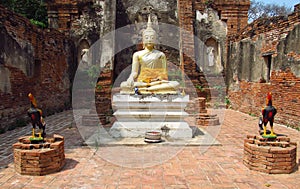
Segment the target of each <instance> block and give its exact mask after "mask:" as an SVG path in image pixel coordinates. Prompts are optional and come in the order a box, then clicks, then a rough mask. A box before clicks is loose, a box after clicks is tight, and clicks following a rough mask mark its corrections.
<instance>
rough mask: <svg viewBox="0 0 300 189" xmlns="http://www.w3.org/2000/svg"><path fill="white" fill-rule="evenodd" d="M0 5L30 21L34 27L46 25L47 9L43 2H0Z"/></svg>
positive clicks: (20, 0)
mask: <svg viewBox="0 0 300 189" xmlns="http://www.w3.org/2000/svg"><path fill="white" fill-rule="evenodd" d="M0 4H2V5H3V6H5V7H7V8H9V9H10V10H12V11H14V12H15V13H18V14H21V15H22V16H25V17H26V18H28V19H30V20H31V23H33V24H35V25H38V26H40V27H46V26H47V25H48V18H47V9H46V6H45V4H44V2H43V0H0Z"/></svg>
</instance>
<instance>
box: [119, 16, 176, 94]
mask: <svg viewBox="0 0 300 189" xmlns="http://www.w3.org/2000/svg"><path fill="white" fill-rule="evenodd" d="M156 39H157V35H156V32H155V30H154V29H153V28H152V23H151V19H150V16H149V17H148V24H147V28H146V29H145V30H144V31H143V47H144V49H143V50H141V51H137V52H135V53H134V54H133V57H132V70H131V74H130V76H129V77H128V79H127V81H124V82H122V83H121V94H134V93H138V94H177V93H178V87H179V83H178V82H177V81H168V66H167V60H166V55H165V54H164V53H163V52H161V51H159V50H156V49H155V48H154V45H155V44H156Z"/></svg>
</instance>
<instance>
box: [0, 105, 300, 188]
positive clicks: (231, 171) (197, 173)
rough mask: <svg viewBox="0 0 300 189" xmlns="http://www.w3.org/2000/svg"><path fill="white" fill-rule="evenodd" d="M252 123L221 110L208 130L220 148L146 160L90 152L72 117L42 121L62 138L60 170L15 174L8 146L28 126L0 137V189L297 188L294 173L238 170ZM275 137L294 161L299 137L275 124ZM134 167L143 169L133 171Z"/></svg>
mask: <svg viewBox="0 0 300 189" xmlns="http://www.w3.org/2000/svg"><path fill="white" fill-rule="evenodd" d="M76 119H80V118H79V117H77V116H75V120H76ZM257 120H258V119H257V118H256V117H252V116H249V115H247V114H242V113H239V112H236V111H232V110H226V111H225V116H224V121H223V123H222V126H221V128H220V127H219V128H220V130H219V131H218V130H215V131H214V128H212V129H208V130H209V132H214V133H216V132H218V135H217V140H218V141H219V142H220V143H221V145H218V146H210V147H207V146H182V147H181V148H178V147H174V146H168V147H167V148H164V149H161V150H163V151H160V150H157V149H159V147H157V146H153V145H149V147H148V148H147V149H152V151H151V152H150V154H146V153H144V152H147V149H143V148H144V147H141V146H132V147H130V148H129V147H126V146H111V147H107V146H96V147H93V148H89V147H88V146H85V145H84V144H85V143H84V141H83V139H82V137H81V135H80V134H79V133H80V132H79V131H78V129H77V127H76V126H75V121H74V118H73V114H72V111H66V112H62V113H58V114H55V115H53V116H50V117H47V118H46V122H47V124H48V128H47V134H51V133H57V134H60V135H63V136H64V137H65V155H66V165H65V166H64V168H63V169H62V170H61V171H60V172H57V173H54V174H50V175H46V176H23V175H20V174H18V173H16V172H15V170H14V167H13V159H12V158H13V154H12V147H11V146H12V144H13V143H15V142H16V141H17V138H18V137H20V136H24V135H29V134H30V132H31V128H30V126H27V127H23V128H17V129H15V130H13V131H8V132H6V133H5V134H1V135H0V137H1V138H0V166H1V168H0V188H30V189H34V188H107V189H109V188H203V189H204V188H211V189H215V188H251V189H253V188H276V189H277V188H280V189H281V188H295V189H296V188H299V186H300V171H298V170H296V171H295V172H293V173H292V174H281V175H268V174H264V173H259V172H255V171H250V170H248V168H247V167H245V166H244V165H243V140H244V138H245V137H246V135H247V134H257V122H258V121H257ZM215 128H217V127H215ZM275 131H276V132H277V133H281V134H286V135H288V136H289V137H290V138H291V139H292V141H295V142H297V143H298V154H297V157H298V159H299V157H300V156H299V151H300V150H299V141H300V132H298V131H296V130H292V129H290V128H287V127H285V126H282V125H277V124H275ZM133 151H135V155H132V152H133ZM141 151H142V152H143V153H141ZM118 152H119V153H118ZM133 154H134V153H133ZM135 162H139V164H138V165H142V166H140V167H138V168H136V167H135V166H134V165H135V164H134V163H135ZM143 162H144V164H143ZM151 162H152V164H151ZM153 162H154V163H153ZM297 162H299V160H298V161H297ZM133 167H134V168H133Z"/></svg>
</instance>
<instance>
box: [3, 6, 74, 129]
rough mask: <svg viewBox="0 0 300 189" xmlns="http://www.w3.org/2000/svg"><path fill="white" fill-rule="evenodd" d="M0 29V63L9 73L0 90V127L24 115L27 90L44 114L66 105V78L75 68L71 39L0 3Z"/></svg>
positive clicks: (68, 84) (67, 86)
mask: <svg viewBox="0 0 300 189" xmlns="http://www.w3.org/2000/svg"><path fill="white" fill-rule="evenodd" d="M0 33H1V35H0V36H1V38H2V39H1V46H0V53H1V65H0V67H1V69H5V70H6V71H7V72H8V73H9V74H8V75H9V79H8V80H7V85H8V86H10V90H7V91H4V90H0V99H1V103H0V128H1V129H7V128H8V127H9V125H10V124H12V123H13V122H14V121H15V120H16V119H20V118H27V117H26V116H27V114H26V111H27V109H28V108H29V106H30V102H29V99H28V97H27V95H28V93H29V92H31V93H33V95H34V96H35V97H36V99H37V103H38V106H39V107H40V108H41V109H42V110H43V112H44V114H45V115H47V114H52V113H54V112H58V111H62V110H64V109H66V108H69V107H70V89H69V88H70V82H71V78H72V75H73V74H74V70H76V65H75V64H74V56H73V53H72V50H73V48H74V45H73V42H71V41H70V40H69V39H68V38H67V37H66V36H64V35H63V34H61V33H60V32H58V31H56V30H53V29H44V30H43V29H40V28H37V27H36V26H34V25H32V24H30V22H29V20H27V19H26V18H24V17H22V16H20V15H16V14H14V13H12V12H11V11H8V10H7V9H5V8H4V7H1V6H0ZM2 40H3V41H2Z"/></svg>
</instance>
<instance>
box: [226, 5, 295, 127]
mask: <svg viewBox="0 0 300 189" xmlns="http://www.w3.org/2000/svg"><path fill="white" fill-rule="evenodd" d="M299 7H300V5H299V4H298V5H297V6H295V11H294V13H292V14H291V15H289V16H288V17H287V18H284V17H275V18H272V19H266V20H256V21H255V22H254V23H252V24H250V25H249V26H248V27H247V28H245V30H244V31H242V32H241V34H239V35H236V36H231V42H230V45H229V50H228V53H229V55H230V56H229V57H228V62H229V63H230V64H228V68H227V70H226V71H227V72H226V77H227V83H228V86H229V98H230V101H231V104H232V108H234V109H236V110H240V111H242V112H245V113H254V114H256V115H260V110H261V107H262V106H264V105H265V96H266V94H267V92H272V93H273V96H274V100H273V103H274V105H275V106H276V107H277V109H278V115H276V118H275V120H276V122H279V123H283V124H287V125H292V126H294V127H299V126H300V125H299V122H300V114H299V108H300V107H299V101H300V90H299V87H300V83H299V81H300V49H299V45H300V35H299V34H300V19H299V15H300V12H299Z"/></svg>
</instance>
